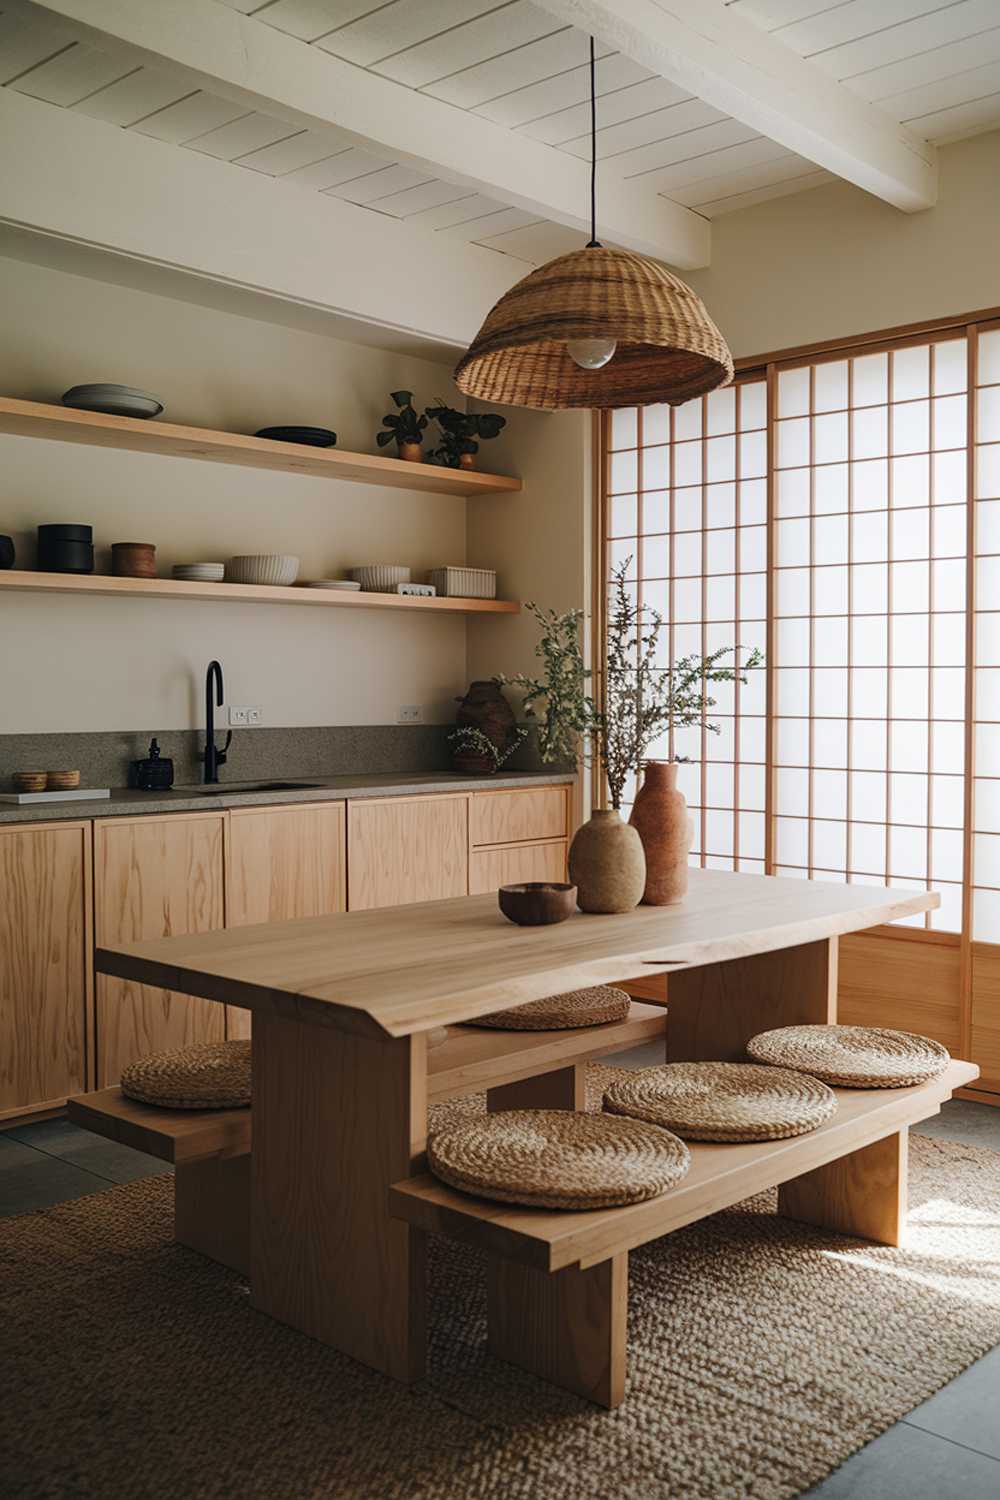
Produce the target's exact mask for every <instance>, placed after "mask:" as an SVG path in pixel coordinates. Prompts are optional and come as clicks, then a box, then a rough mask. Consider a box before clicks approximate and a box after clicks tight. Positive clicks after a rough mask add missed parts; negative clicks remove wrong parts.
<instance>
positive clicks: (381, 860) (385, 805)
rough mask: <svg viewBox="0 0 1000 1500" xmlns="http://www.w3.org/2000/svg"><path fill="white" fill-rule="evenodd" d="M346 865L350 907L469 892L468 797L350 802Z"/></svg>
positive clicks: (401, 903)
mask: <svg viewBox="0 0 1000 1500" xmlns="http://www.w3.org/2000/svg"><path fill="white" fill-rule="evenodd" d="M347 867H348V907H349V909H350V910H351V911H367V910H370V909H371V908H372V907H376V906H404V905H406V904H407V903H408V902H411V901H440V900H443V899H444V898H445V897H447V896H465V895H467V894H468V890H469V798H468V797H466V796H443V797H428V796H420V797H384V798H372V799H371V800H368V799H366V800H364V801H359V802H349V803H348V805H347Z"/></svg>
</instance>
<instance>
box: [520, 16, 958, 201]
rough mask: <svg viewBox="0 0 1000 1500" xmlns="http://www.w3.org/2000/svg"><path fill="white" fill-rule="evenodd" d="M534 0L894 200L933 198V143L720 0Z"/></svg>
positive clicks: (879, 195)
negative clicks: (900, 123) (853, 91)
mask: <svg viewBox="0 0 1000 1500" xmlns="http://www.w3.org/2000/svg"><path fill="white" fill-rule="evenodd" d="M536 3H537V4H539V5H540V6H541V7H542V8H543V9H544V10H547V11H549V12H550V13H551V14H552V15H554V16H556V17H557V18H558V19H559V20H561V21H566V22H567V23H569V24H570V25H573V26H578V27H580V28H581V29H582V30H584V31H587V32H589V33H590V34H591V35H592V36H594V37H596V38H597V39H598V40H599V41H601V42H604V43H605V44H606V45H607V46H609V47H611V48H613V49H614V50H615V51H616V52H622V53H624V54H625V55H626V56H628V57H631V58H632V59H633V60H634V61H635V62H638V63H641V64H642V65H643V67H646V68H649V69H650V70H651V71H652V72H654V73H658V74H659V75H660V76H661V77H663V78H667V79H669V80H670V81H671V82H672V83H676V84H678V85H679V86H680V87H681V88H683V89H684V90H685V91H686V92H688V93H691V94H694V95H696V96H697V97H698V98H699V99H704V100H705V102H706V103H708V104H711V105H713V106H714V107H715V108H716V109H720V110H722V111H723V112H724V113H725V114H727V115H731V116H732V117H733V118H734V119H736V120H740V121H742V122H743V123H744V124H745V125H750V126H752V127H753V129H755V130H758V131H759V132H760V133H761V135H765V136H768V137H770V139H771V140H774V141H778V142H780V144H781V145H783V146H787V148H788V150H789V151H794V152H796V153H797V154H798V155H799V156H804V157H806V158H807V160H809V161H814V162H815V163H816V164H817V166H821V167H825V168H826V169H827V170H828V171H830V172H833V173H835V174H836V175H837V176H838V177H842V178H844V179H846V181H848V182H853V183H854V184H855V185H856V186H857V187H860V188H864V189H865V191H866V192H869V193H873V194H874V195H875V196H876V197H877V198H882V199H884V200H885V202H887V203H891V204H893V205H894V206H895V207H896V208H900V209H902V210H903V211H904V212H906V213H915V212H917V211H918V210H920V209H924V208H931V207H933V205H934V203H935V201H936V199H937V156H936V152H935V149H934V147H933V146H932V145H930V144H929V143H928V142H927V141H923V140H921V139H920V137H919V136H917V135H915V134H914V133H913V132H912V131H911V130H907V129H906V127H905V126H903V125H899V124H897V123H896V122H895V121H894V120H892V119H891V118H890V117H889V116H888V115H887V114H885V113H884V111H882V110H880V109H878V108H877V107H876V106H875V105H873V104H869V103H868V102H867V101H866V100H864V99H861V98H859V97H858V95H857V94H853V93H851V91H850V90H849V89H847V88H845V87H844V85H843V84H841V83H838V82H837V81H836V80H835V79H833V78H830V77H829V76H828V75H827V74H826V73H824V72H822V70H821V69H820V68H818V67H816V65H815V64H814V63H810V62H808V61H807V60H806V59H805V58H802V57H800V56H799V55H798V54H797V53H796V52H793V51H792V50H791V48H790V47H786V46H785V44H784V43H783V42H780V41H779V40H778V39H777V37H773V36H771V35H769V34H768V32H766V31H763V30H761V28H760V27H758V26H755V25H754V24H753V22H751V21H748V20H745V19H744V18H743V17H742V16H740V15H738V14H737V13H736V12H735V11H734V10H733V9H732V8H731V7H730V6H727V5H726V4H724V3H723V0H536Z"/></svg>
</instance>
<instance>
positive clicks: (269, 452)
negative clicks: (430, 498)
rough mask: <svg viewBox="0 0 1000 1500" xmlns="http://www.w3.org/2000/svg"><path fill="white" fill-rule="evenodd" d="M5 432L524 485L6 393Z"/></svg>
mask: <svg viewBox="0 0 1000 1500" xmlns="http://www.w3.org/2000/svg"><path fill="white" fill-rule="evenodd" d="M0 432H9V433H13V434H15V435H16V436H17V437H35V438H54V439H55V440H56V441H57V442H61V443H89V444H91V445H92V446H94V447H98V448H125V449H127V450H129V451H130V452H132V453H162V454H166V455H168V456H169V457H173V458H203V459H207V460H208V461H209V462H210V463H219V464H239V465H242V467H244V468H248V469H272V470H274V471H276V472H278V473H282V474H310V475H312V477H313V478H318V479H347V480H350V481H351V482H352V483H354V484H382V485H387V486H389V487H390V488H393V489H399V490H415V491H416V492H418V493H422V494H433V495H494V494H501V493H504V492H509V491H517V490H519V489H520V488H521V481H520V480H519V479H514V478H512V477H510V476H509V475H507V474H480V473H479V472H478V471H476V470H474V469H442V468H438V467H437V465H435V464H410V463H405V462H404V461H403V460H402V459H398V458H383V457H382V456H381V455H380V454H374V453H347V452H345V451H344V450H343V449H340V448H308V447H305V446H304V445H303V444H302V443H274V442H271V440H270V439H269V438H257V437H248V436H247V435H246V434H245V433H240V432H213V431H212V430H211V429H210V428H207V427H178V426H175V425H174V423H172V422H160V421H157V420H155V419H154V420H152V421H148V422H146V421H140V420H139V419H138V418H136V417H109V416H105V415H104V414H103V413H102V412H93V411H77V410H76V409H75V408H73V407H71V406H48V405H46V404H45V403H44V402H41V401H17V400H15V399H14V398H13V397H11V396H0Z"/></svg>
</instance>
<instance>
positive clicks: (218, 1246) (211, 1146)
mask: <svg viewBox="0 0 1000 1500" xmlns="http://www.w3.org/2000/svg"><path fill="white" fill-rule="evenodd" d="M66 1113H67V1115H68V1116H69V1118H70V1120H72V1122H73V1124H74V1125H82V1126H83V1128H84V1129H85V1130H92V1131H94V1133H95V1134H96V1135H103V1136H107V1137H108V1139H109V1140H112V1141H119V1142H120V1143H121V1144H122V1145H123V1146H132V1147H133V1148H134V1149H135V1150H136V1151H145V1152H147V1153H148V1155H150V1156H157V1157H159V1158H160V1160H161V1161H166V1162H170V1163H172V1165H173V1168H174V1238H175V1239H176V1240H177V1242H178V1243H179V1244H181V1245H188V1246H189V1247H190V1248H191V1249H192V1250H199V1251H200V1252H201V1254H202V1255H207V1256H210V1257H211V1259H212V1260H218V1261H221V1262H222V1264H223V1265H225V1266H231V1267H232V1268H233V1270H235V1271H241V1272H242V1273H243V1274H244V1275H246V1274H248V1273H249V1269H250V1110H249V1109H212V1110H204V1109H199V1110H192V1109H160V1108H158V1107H156V1106H154V1105H152V1104H140V1103H138V1101H137V1100H135V1099H129V1098H128V1097H127V1095H125V1094H123V1093H122V1091H121V1089H120V1088H111V1089H100V1090H98V1092H97V1093H94V1094H80V1095H79V1096H78V1097H77V1098H76V1099H70V1100H69V1101H68V1103H67V1105H66Z"/></svg>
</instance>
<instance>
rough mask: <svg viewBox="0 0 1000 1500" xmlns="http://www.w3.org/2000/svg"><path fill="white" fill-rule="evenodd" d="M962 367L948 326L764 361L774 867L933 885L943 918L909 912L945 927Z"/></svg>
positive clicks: (959, 836) (960, 755) (949, 913)
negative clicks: (925, 336)
mask: <svg viewBox="0 0 1000 1500" xmlns="http://www.w3.org/2000/svg"><path fill="white" fill-rule="evenodd" d="M966 370H967V346H966V340H965V339H964V338H960V339H956V338H955V337H954V336H952V337H951V338H945V339H942V340H941V341H939V342H920V343H909V344H907V345H905V346H903V347H899V348H895V349H891V350H885V351H876V352H872V353H863V354H859V355H858V356H857V357H854V358H831V359H829V360H825V361H820V362H815V361H810V362H809V363H802V364H798V365H793V366H791V367H779V369H778V371H777V375H776V394H775V401H776V410H775V415H776V420H775V434H774V463H775V470H774V475H773V501H772V504H773V547H774V563H775V572H774V622H773V637H772V649H771V671H772V674H773V704H774V720H773V762H774V784H773V804H772V805H773V812H774V834H773V838H774V845H773V850H774V860H773V866H774V870H775V873H777V874H786V875H799V876H810V877H811V876H817V877H818V878H820V879H822V878H824V877H825V878H828V879H839V880H843V879H848V880H851V881H856V882H860V883H868V884H877V885H883V884H887V883H891V884H893V885H895V886H902V887H907V886H910V887H919V888H925V887H927V886H929V885H933V886H934V887H935V888H936V889H937V890H939V891H940V892H941V895H942V908H941V910H940V911H938V912H934V913H932V914H931V915H930V917H929V918H924V917H919V918H915V919H913V922H914V924H915V925H920V926H922V925H925V922H926V923H927V925H930V926H933V927H936V928H943V929H946V930H951V931H958V930H959V929H960V927H961V923H962V877H963V847H964V846H963V833H962V829H963V807H964V768H965V744H964V722H965V604H966V561H965V557H966V490H967V412H966V400H967V397H966V384H967V375H966ZM997 435H998V438H1000V427H998V429H997ZM997 494H998V495H1000V488H998V490H997ZM998 661H1000V657H998ZM998 843H1000V840H998ZM998 887H1000V879H998ZM998 899H1000V893H998Z"/></svg>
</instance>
